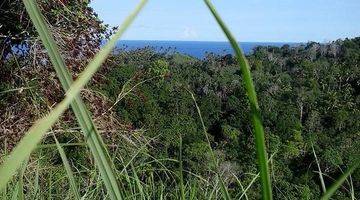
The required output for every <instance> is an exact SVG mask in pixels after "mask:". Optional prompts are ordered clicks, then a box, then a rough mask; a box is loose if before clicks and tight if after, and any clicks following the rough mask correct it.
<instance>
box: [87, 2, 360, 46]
mask: <svg viewBox="0 0 360 200" xmlns="http://www.w3.org/2000/svg"><path fill="white" fill-rule="evenodd" d="M138 2H139V1H138V0H93V1H92V3H91V6H92V7H93V8H94V9H95V11H96V12H97V13H98V14H99V17H100V18H101V19H102V20H103V21H104V22H105V23H108V24H110V25H112V26H115V25H118V24H120V23H121V22H122V21H123V20H124V18H125V17H126V16H127V15H128V14H129V13H130V12H131V10H132V9H133V8H134V7H135V6H136V4H137V3H138ZM213 4H214V5H215V6H216V7H217V10H218V12H219V13H220V15H221V16H222V17H223V19H224V21H225V22H226V23H227V25H228V26H229V27H230V29H231V30H232V32H233V34H234V35H235V37H236V38H237V40H239V41H246V42H307V41H318V42H326V41H331V40H335V39H338V38H346V37H349V38H351V37H355V36H360V0H213ZM123 39H127V40H191V41H225V40H226V39H225V37H224V35H223V33H222V32H221V30H220V29H219V28H218V26H217V25H216V23H215V21H214V19H213V17H212V16H211V15H210V13H209V11H208V10H207V8H206V7H205V5H204V3H203V1H202V0H149V2H148V4H147V5H146V7H145V8H144V10H143V12H141V13H140V15H139V16H138V18H137V19H136V20H135V22H134V23H133V24H132V26H131V27H130V29H129V30H128V31H127V32H126V33H125V35H124V36H123Z"/></svg>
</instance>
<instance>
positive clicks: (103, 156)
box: [0, 0, 146, 199]
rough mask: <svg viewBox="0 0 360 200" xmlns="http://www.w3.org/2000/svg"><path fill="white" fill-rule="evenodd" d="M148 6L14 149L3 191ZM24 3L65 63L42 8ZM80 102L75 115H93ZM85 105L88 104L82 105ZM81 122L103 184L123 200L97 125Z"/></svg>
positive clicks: (2, 171) (4, 169) (4, 168)
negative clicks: (40, 9)
mask: <svg viewBox="0 0 360 200" xmlns="http://www.w3.org/2000/svg"><path fill="white" fill-rule="evenodd" d="M145 3H146V0H142V1H141V3H140V4H139V5H138V7H137V8H136V9H135V11H133V13H132V14H131V15H130V16H129V17H127V18H126V20H125V22H124V23H123V24H122V25H121V26H120V28H119V30H118V32H117V33H116V34H115V35H114V36H113V37H112V38H111V39H110V40H109V42H108V43H107V44H106V45H105V46H104V47H103V48H102V49H101V50H100V51H99V52H98V53H97V54H96V56H95V57H94V59H93V60H92V61H91V62H90V63H89V64H88V66H87V67H86V69H85V70H84V72H82V73H81V74H80V76H79V78H78V79H77V80H76V81H75V82H74V83H73V84H71V85H70V86H69V89H68V91H67V93H66V96H65V98H64V100H62V101H61V102H60V103H59V104H58V105H57V106H56V107H55V108H54V109H53V110H52V111H51V112H50V113H49V114H48V115H47V116H45V117H44V118H42V119H40V120H38V121H37V122H36V123H35V124H34V125H33V126H32V127H31V128H30V130H29V131H28V132H27V133H26V134H25V136H24V137H23V138H22V140H21V141H20V142H19V144H18V145H17V146H16V147H15V148H14V150H13V151H12V152H11V154H10V156H8V157H7V158H6V159H5V160H4V162H3V164H2V165H1V166H0V177H1V180H0V189H2V188H4V186H5V185H6V183H7V182H8V181H9V180H10V179H11V177H12V176H13V175H14V174H15V172H16V170H17V169H18V168H19V167H20V165H21V163H22V162H23V161H24V160H25V159H27V158H28V157H29V155H30V153H31V152H32V151H33V150H34V149H35V148H36V145H37V144H38V143H39V142H40V140H41V138H42V137H43V136H44V135H45V133H46V131H47V130H48V129H49V128H50V127H51V126H52V125H53V124H54V123H55V122H56V121H57V119H58V118H59V117H60V115H61V114H62V113H63V112H64V111H65V110H66V109H67V108H68V106H69V105H70V104H71V103H72V102H73V101H74V100H75V101H79V102H81V100H80V98H79V93H80V90H81V89H82V88H83V87H84V86H85V85H86V84H87V83H88V82H89V81H90V79H91V77H92V76H93V74H94V73H95V72H96V71H97V69H98V68H99V67H100V65H101V64H102V63H103V62H104V60H105V59H106V57H107V55H108V54H109V53H111V51H112V49H113V47H114V46H115V45H116V42H117V40H118V39H119V37H120V36H121V35H122V34H123V33H124V31H125V30H126V28H127V27H128V26H129V25H130V23H131V22H132V21H133V19H134V18H135V16H136V15H137V14H138V13H139V12H140V10H141V8H142V7H143V6H144V5H145ZM24 4H25V6H26V9H27V10H28V12H29V14H30V17H31V19H32V20H33V21H34V24H35V23H36V24H37V25H36V28H37V30H38V31H39V34H40V33H41V34H40V35H41V37H42V39H44V44H45V45H46V47H47V49H48V51H49V54H51V52H52V53H53V55H52V56H51V57H52V61H53V62H54V63H55V64H56V62H57V61H59V60H60V61H61V60H62V59H61V57H60V58H58V59H59V60H58V59H56V58H55V57H59V54H58V50H57V49H56V45H55V43H54V40H53V39H52V37H51V36H50V34H49V31H48V29H47V27H46V25H45V22H44V19H43V18H42V17H41V14H40V13H39V9H38V7H37V5H36V3H35V2H34V1H33V0H24ZM45 39H46V40H45ZM54 52H55V53H54ZM57 66H61V64H59V63H57ZM64 66H65V65H64ZM60 70H64V69H60ZM63 78H64V77H63ZM79 102H77V103H73V104H72V106H73V109H74V107H75V108H76V109H74V112H75V110H76V111H78V112H79V115H80V116H82V115H83V116H85V117H86V116H89V112H88V111H87V110H86V109H85V107H80V106H79V104H78V103H79ZM82 105H84V104H83V103H82ZM77 106H78V107H77ZM77 117H78V115H77ZM78 120H79V118H78ZM81 122H82V123H83V124H81V125H82V128H83V130H85V131H84V132H85V134H87V135H86V136H88V137H89V140H87V141H88V144H89V147H90V149H91V150H92V153H93V156H94V158H95V161H96V162H97V165H98V167H99V169H100V173H101V175H102V178H103V181H104V183H105V186H106V188H107V190H108V193H109V195H110V197H111V198H112V199H121V196H120V191H119V188H118V185H117V183H116V178H115V175H114V173H113V171H112V168H111V165H110V163H109V161H108V158H107V153H106V152H105V150H104V148H103V143H102V142H101V140H100V141H99V138H97V137H98V136H97V135H95V133H94V126H93V124H92V121H91V119H90V121H89V120H85V121H81ZM79 123H80V120H79ZM89 133H90V135H89Z"/></svg>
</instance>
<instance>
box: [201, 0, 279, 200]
mask: <svg viewBox="0 0 360 200" xmlns="http://www.w3.org/2000/svg"><path fill="white" fill-rule="evenodd" d="M204 2H205V4H206V5H207V7H208V8H209V10H210V11H211V13H212V15H213V16H214V17H215V19H216V21H217V22H218V24H219V26H220V27H221V29H222V30H223V32H224V33H225V35H226V37H227V38H228V40H229V42H230V44H231V46H232V48H233V49H234V51H235V55H236V59H237V61H238V63H239V66H240V70H241V73H242V78H243V82H244V85H245V89H246V93H247V95H248V98H249V102H250V108H251V114H252V116H251V118H252V124H253V127H254V132H255V144H256V150H257V157H258V162H259V167H260V179H261V186H262V198H263V199H265V200H271V199H272V189H271V181H270V174H269V167H268V162H267V160H268V157H267V153H266V145H265V136H264V128H263V125H262V120H261V116H260V108H259V104H258V100H257V97H256V91H255V86H254V83H253V80H252V78H251V72H250V66H249V64H248V62H247V60H246V58H245V56H244V53H243V52H242V50H241V48H240V47H239V45H238V43H237V41H236V39H235V37H234V36H233V35H232V34H231V32H230V30H229V29H228V28H227V26H226V25H225V23H224V22H223V20H222V19H221V17H220V15H219V14H218V13H217V11H216V9H215V7H214V6H213V5H212V3H211V2H210V0H204Z"/></svg>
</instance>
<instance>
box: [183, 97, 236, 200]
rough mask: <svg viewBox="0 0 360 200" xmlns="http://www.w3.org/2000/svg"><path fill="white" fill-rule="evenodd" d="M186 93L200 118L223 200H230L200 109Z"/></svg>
mask: <svg viewBox="0 0 360 200" xmlns="http://www.w3.org/2000/svg"><path fill="white" fill-rule="evenodd" d="M188 92H189V93H190V95H191V98H192V99H193V101H194V104H195V107H196V110H197V112H198V115H199V118H200V122H201V125H202V128H203V132H204V135H205V138H206V142H207V143H208V147H209V152H210V154H211V159H212V162H213V165H214V166H215V169H216V175H217V178H218V179H219V182H220V189H221V192H222V195H223V197H224V199H226V200H230V199H231V197H230V194H229V192H228V190H227V187H226V186H225V184H224V181H223V180H222V177H221V175H220V171H219V166H218V162H217V160H216V157H215V153H214V151H213V149H212V147H211V143H210V139H209V136H208V133H207V131H206V127H205V123H204V120H203V117H202V114H201V110H200V108H199V106H198V104H197V102H196V99H195V96H194V94H193V93H192V92H191V91H190V90H188Z"/></svg>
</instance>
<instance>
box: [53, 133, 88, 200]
mask: <svg viewBox="0 0 360 200" xmlns="http://www.w3.org/2000/svg"><path fill="white" fill-rule="evenodd" d="M54 140H55V143H56V147H57V149H58V152H59V154H60V157H61V160H62V161H63V164H64V167H65V170H66V174H67V176H68V178H69V182H70V187H71V189H72V191H73V193H74V196H75V199H77V200H80V199H81V196H80V193H79V191H78V188H77V186H76V182H75V178H74V173H73V172H72V170H71V166H70V163H69V160H68V159H67V156H66V154H65V151H64V149H63V148H62V147H61V145H60V143H59V141H58V140H57V139H56V136H55V134H54Z"/></svg>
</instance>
